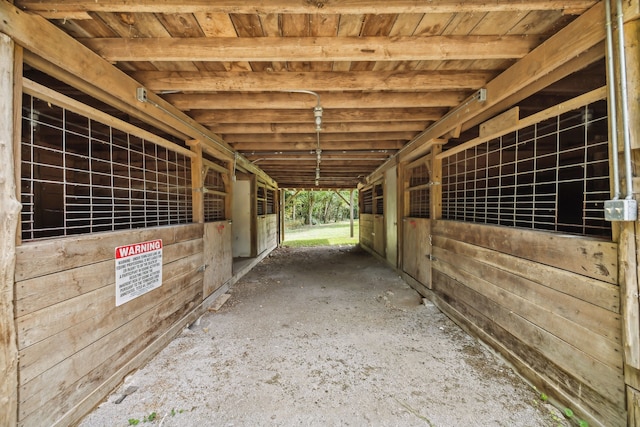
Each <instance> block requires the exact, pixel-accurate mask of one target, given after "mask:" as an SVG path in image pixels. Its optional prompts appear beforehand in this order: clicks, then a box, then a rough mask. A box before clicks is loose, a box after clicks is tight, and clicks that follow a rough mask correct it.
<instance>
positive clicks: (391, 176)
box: [384, 166, 398, 267]
mask: <svg viewBox="0 0 640 427" xmlns="http://www.w3.org/2000/svg"><path fill="white" fill-rule="evenodd" d="M396 169H397V168H396V166H394V167H393V168H391V169H389V170H388V171H387V172H386V174H385V179H384V196H385V197H384V218H385V223H386V224H385V227H386V230H385V231H386V233H385V238H386V245H385V246H386V253H387V262H388V263H389V264H391V265H392V266H394V267H396V266H397V265H398V209H397V206H398V205H397V203H398V202H397V200H398V199H397V197H396V195H397V192H398V189H397V184H398V178H397V175H396Z"/></svg>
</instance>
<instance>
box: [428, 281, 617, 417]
mask: <svg viewBox="0 0 640 427" xmlns="http://www.w3.org/2000/svg"><path fill="white" fill-rule="evenodd" d="M460 286H461V285H460V284H459V283H458V282H456V281H455V280H453V279H451V278H450V277H448V276H446V275H444V274H442V273H440V272H439V271H438V270H434V291H435V293H434V294H432V295H433V296H432V295H429V297H430V298H431V299H432V300H433V301H434V302H435V303H436V305H438V307H439V308H440V309H441V310H442V311H444V312H445V313H447V314H448V315H449V316H451V317H452V318H453V319H454V320H455V321H456V322H458V323H459V324H460V325H461V326H462V327H463V328H465V329H467V330H468V331H470V333H471V334H472V335H476V336H478V337H480V338H481V339H482V340H483V341H484V342H486V343H488V344H489V345H491V346H492V347H493V348H494V349H496V350H497V351H498V352H500V353H501V354H502V355H504V356H505V357H506V358H507V359H508V360H509V361H510V362H511V363H513V364H514V366H515V367H516V368H517V369H518V371H519V372H522V373H523V374H525V375H526V376H527V378H528V379H529V380H530V381H532V382H533V383H534V385H535V386H536V387H538V388H539V389H540V390H541V391H544V392H547V394H549V395H550V396H554V398H556V399H558V400H559V401H560V402H562V403H564V404H566V405H567V407H572V408H574V410H576V411H577V412H578V413H579V414H580V415H583V414H584V415H585V416H584V418H587V419H589V421H590V422H592V423H593V424H594V425H600V426H602V423H601V422H600V421H598V422H596V420H606V421H607V422H609V423H610V425H615V426H623V425H624V421H623V420H624V419H625V414H624V409H621V408H620V407H619V405H615V404H612V402H610V401H608V400H607V399H605V397H604V396H602V394H601V393H600V391H599V390H593V389H591V388H590V387H588V386H585V385H584V384H582V383H581V382H580V381H579V380H577V379H576V378H575V377H574V376H573V375H572V374H570V373H568V372H566V371H565V370H564V369H562V368H560V367H559V366H557V365H556V364H555V363H554V361H553V360H549V359H547V358H546V357H545V356H543V355H542V354H541V353H540V352H539V350H538V348H537V347H535V346H534V345H533V344H531V345H530V344H528V343H525V342H523V341H521V340H520V339H519V338H517V337H515V336H514V335H512V334H511V333H509V332H508V331H507V330H506V329H504V328H502V327H501V326H500V325H498V324H497V323H496V322H494V321H493V320H492V319H491V318H490V317H487V316H488V313H486V312H480V311H478V310H476V309H475V308H473V307H471V306H469V305H468V304H466V303H465V302H464V301H465V299H464V298H463V297H462V296H460V290H459V289H458V288H459V287H460ZM474 296H478V295H477V294H475V295H474ZM478 297H479V298H483V297H482V296H481V295H479V296H478Z"/></svg>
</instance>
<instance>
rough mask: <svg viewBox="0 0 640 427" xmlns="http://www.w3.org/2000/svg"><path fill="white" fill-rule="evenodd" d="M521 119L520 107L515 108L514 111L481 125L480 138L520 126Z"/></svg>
mask: <svg viewBox="0 0 640 427" xmlns="http://www.w3.org/2000/svg"><path fill="white" fill-rule="evenodd" d="M519 119H520V107H513V108H512V109H510V110H508V111H505V112H504V113H502V114H500V115H499V116H496V117H494V118H493V119H491V120H489V121H486V122H484V123H482V124H481V125H480V137H481V138H482V137H485V136H487V135H492V134H494V133H496V132H499V131H501V130H502V129H506V128H510V127H513V126H516V125H517V124H518V120H519Z"/></svg>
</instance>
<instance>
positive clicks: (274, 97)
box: [163, 91, 469, 111]
mask: <svg viewBox="0 0 640 427" xmlns="http://www.w3.org/2000/svg"><path fill="white" fill-rule="evenodd" d="M318 95H319V96H320V99H321V105H322V107H323V108H417V107H454V106H456V105H458V104H460V103H461V102H462V101H463V100H464V99H465V98H466V97H467V96H468V95H469V94H468V93H465V92H461V91H446V92H419V91H412V92H373V93H339V92H320V93H318ZM163 98H164V99H165V100H166V101H167V102H169V103H171V104H172V105H173V106H174V107H176V108H178V109H180V110H183V111H185V110H197V109H208V110H232V109H233V110H246V109H252V108H269V109H272V110H279V109H286V110H289V109H292V108H297V109H303V108H313V107H315V106H316V102H317V101H316V98H315V97H313V96H309V95H305V94H300V93H283V92H269V93H189V94H182V93H175V94H168V95H163Z"/></svg>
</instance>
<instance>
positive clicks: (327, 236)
mask: <svg viewBox="0 0 640 427" xmlns="http://www.w3.org/2000/svg"><path fill="white" fill-rule="evenodd" d="M353 228H354V236H353V238H352V237H350V236H349V234H350V233H349V222H341V223H337V224H325V225H317V226H313V227H310V226H305V227H301V228H297V229H295V230H289V229H287V230H286V231H285V234H284V237H285V241H284V243H283V244H284V245H285V246H291V247H294V248H297V247H307V246H330V245H356V244H357V243H358V222H357V221H354V225H353Z"/></svg>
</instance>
